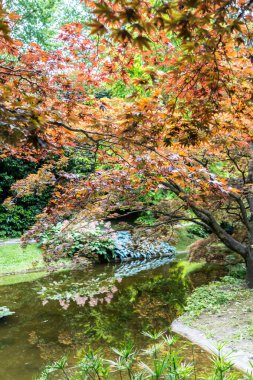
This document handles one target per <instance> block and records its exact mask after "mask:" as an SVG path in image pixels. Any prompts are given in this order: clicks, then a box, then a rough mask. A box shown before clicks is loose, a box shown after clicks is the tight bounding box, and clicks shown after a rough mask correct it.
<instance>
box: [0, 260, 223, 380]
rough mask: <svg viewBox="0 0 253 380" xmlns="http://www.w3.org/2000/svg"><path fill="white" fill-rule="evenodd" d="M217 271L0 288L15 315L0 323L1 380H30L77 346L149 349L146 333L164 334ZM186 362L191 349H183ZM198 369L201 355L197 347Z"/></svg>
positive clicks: (84, 277)
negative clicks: (127, 342) (126, 345)
mask: <svg viewBox="0 0 253 380" xmlns="http://www.w3.org/2000/svg"><path fill="white" fill-rule="evenodd" d="M217 276H218V274H217V272H216V271H215V270H201V271H198V272H195V273H192V274H190V275H189V276H187V277H185V276H184V275H183V267H182V266H181V265H180V262H169V259H166V258H164V259H160V260H156V261H152V262H147V263H140V262H139V263H138V262H135V263H128V264H122V265H100V266H96V267H90V268H88V269H84V270H78V271H77V270H75V271H69V272H61V273H54V274H51V275H49V276H47V277H44V278H41V279H39V280H36V281H33V282H23V283H19V284H14V285H8V286H1V287H0V305H1V306H7V307H9V308H10V309H11V310H12V311H15V315H13V316H10V317H8V318H6V319H3V320H1V321H0V361H1V365H0V379H4V380H31V379H33V378H34V376H35V375H36V374H38V372H39V371H40V370H41V368H43V366H44V365H45V364H46V363H49V362H52V361H54V360H56V359H59V358H60V357H61V356H63V355H67V356H68V357H69V361H70V362H71V361H74V357H75V355H76V353H77V351H78V349H80V348H81V347H84V348H85V347H86V348H88V347H92V348H94V349H96V348H100V349H102V350H103V351H104V353H105V356H107V357H109V356H111V351H110V347H117V346H119V345H120V343H121V342H122V341H123V340H126V339H128V340H132V341H134V342H135V345H136V346H137V347H138V348H144V347H145V346H146V345H147V344H148V342H147V341H146V339H145V338H144V337H143V335H142V334H141V332H142V331H144V330H147V329H156V330H164V329H167V328H168V327H169V325H170V323H171V322H172V321H173V320H174V319H175V318H176V317H178V316H179V315H180V314H182V312H183V308H184V305H185V302H186V298H187V295H188V294H189V292H190V291H191V290H192V289H193V288H195V287H196V286H199V285H201V284H203V283H207V282H209V281H210V280H212V279H214V278H217ZM186 355H187V356H188V357H189V358H190V359H191V355H192V350H191V349H186ZM195 357H197V358H198V362H199V363H201V362H203V361H204V362H205V361H206V360H207V359H206V354H205V353H203V352H201V351H200V350H199V349H197V348H196V350H195Z"/></svg>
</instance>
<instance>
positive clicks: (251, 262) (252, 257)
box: [245, 248, 253, 289]
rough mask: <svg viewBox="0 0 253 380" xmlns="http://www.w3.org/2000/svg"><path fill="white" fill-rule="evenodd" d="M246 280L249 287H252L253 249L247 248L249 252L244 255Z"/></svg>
mask: <svg viewBox="0 0 253 380" xmlns="http://www.w3.org/2000/svg"><path fill="white" fill-rule="evenodd" d="M245 261H246V282H247V286H248V288H250V289H253V249H252V248H249V253H248V255H247V257H246V260H245Z"/></svg>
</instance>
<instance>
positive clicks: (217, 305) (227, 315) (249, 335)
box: [179, 276, 253, 355]
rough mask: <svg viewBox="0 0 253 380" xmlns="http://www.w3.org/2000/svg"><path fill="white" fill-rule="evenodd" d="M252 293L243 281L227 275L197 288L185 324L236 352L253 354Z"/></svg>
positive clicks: (190, 298)
mask: <svg viewBox="0 0 253 380" xmlns="http://www.w3.org/2000/svg"><path fill="white" fill-rule="evenodd" d="M252 305H253V293H252V291H251V290H249V289H247V288H246V286H245V282H244V281H242V280H240V279H237V278H234V277H232V276H226V277H224V278H223V279H222V280H220V281H216V282H212V283H210V284H208V285H204V286H201V287H199V288H197V289H196V290H195V291H194V292H193V293H192V295H191V296H190V297H189V299H188V303H187V306H186V312H185V314H184V315H183V316H182V317H180V318H179V321H181V322H183V323H184V324H186V325H188V326H190V327H193V328H195V329H198V330H199V331H201V332H202V333H204V334H205V335H206V337H207V338H212V339H214V340H215V341H217V342H226V343H227V345H228V347H229V348H231V349H232V350H235V351H240V350H241V351H244V352H248V353H249V354H250V355H253V317H252V312H253V306H252Z"/></svg>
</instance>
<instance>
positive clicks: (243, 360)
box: [171, 320, 253, 374]
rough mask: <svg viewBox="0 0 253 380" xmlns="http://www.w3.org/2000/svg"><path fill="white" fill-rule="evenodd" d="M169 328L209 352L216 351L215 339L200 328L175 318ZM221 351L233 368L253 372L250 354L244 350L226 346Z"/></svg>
mask: <svg viewBox="0 0 253 380" xmlns="http://www.w3.org/2000/svg"><path fill="white" fill-rule="evenodd" d="M171 330H172V331H173V332H175V333H177V334H179V335H181V336H183V337H184V338H187V339H188V340H190V341H191V342H192V343H194V344H196V345H198V346H199V347H201V348H203V349H204V350H206V351H208V352H209V353H212V354H213V353H217V352H218V350H217V341H215V340H213V339H209V338H207V337H206V336H205V334H203V333H202V332H201V331H200V330H197V329H194V328H192V327H189V326H187V325H185V324H183V323H182V322H180V321H178V320H175V321H174V322H173V323H172V325H171ZM221 352H222V354H224V355H229V359H230V361H231V362H232V363H233V365H234V366H235V368H237V369H239V370H240V371H243V372H246V373H248V374H253V367H251V365H250V362H252V363H253V360H252V359H253V358H252V355H250V354H249V353H247V352H245V351H241V350H240V351H235V350H232V349H231V348H229V347H228V346H227V347H224V348H223V349H222V350H221Z"/></svg>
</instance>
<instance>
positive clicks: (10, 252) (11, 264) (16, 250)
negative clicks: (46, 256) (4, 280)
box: [0, 244, 45, 275]
mask: <svg viewBox="0 0 253 380" xmlns="http://www.w3.org/2000/svg"><path fill="white" fill-rule="evenodd" d="M44 266H45V264H44V261H43V257H42V253H41V250H40V249H39V248H38V247H37V245H36V244H30V245H28V246H27V247H26V248H21V247H20V245H19V244H4V245H0V275H1V274H5V273H12V272H21V271H25V270H31V269H37V268H43V267H44Z"/></svg>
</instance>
